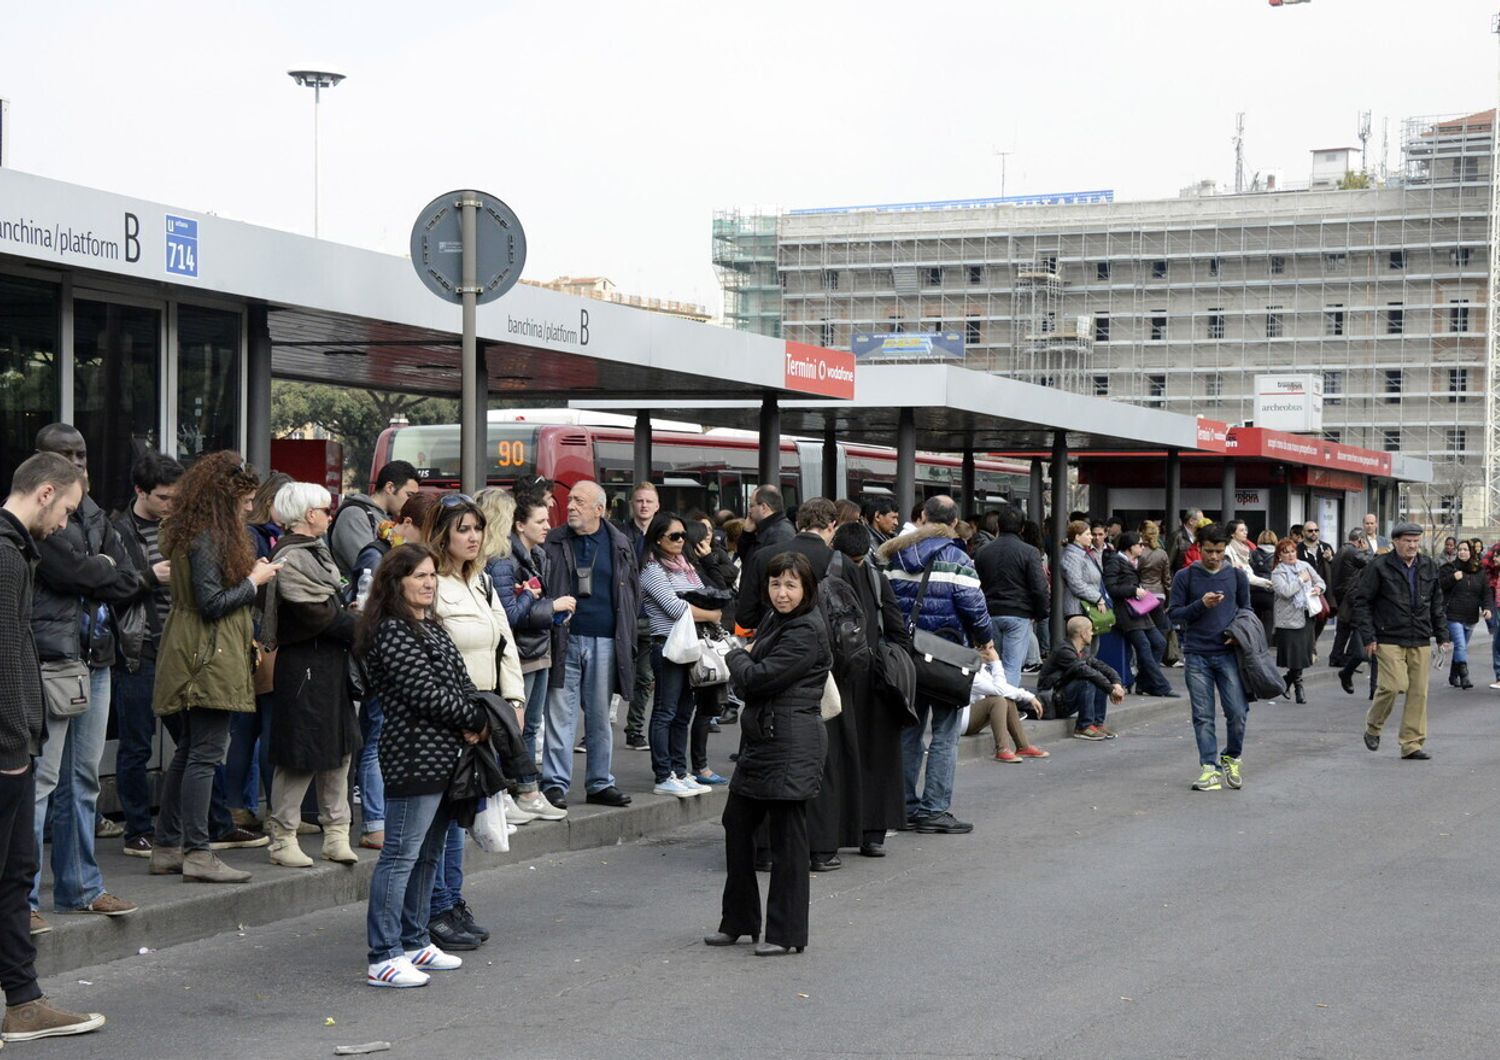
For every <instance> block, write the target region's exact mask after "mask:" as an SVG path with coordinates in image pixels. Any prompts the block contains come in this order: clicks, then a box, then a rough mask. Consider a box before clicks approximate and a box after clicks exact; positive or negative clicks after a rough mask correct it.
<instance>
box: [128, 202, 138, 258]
mask: <svg viewBox="0 0 1500 1060" xmlns="http://www.w3.org/2000/svg"><path fill="white" fill-rule="evenodd" d="M125 260H126V261H140V260H141V219H140V218H139V217H137V216H136V215H135V214H133V213H130V212H129V211H126V214H125Z"/></svg>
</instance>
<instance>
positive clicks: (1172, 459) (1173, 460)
mask: <svg viewBox="0 0 1500 1060" xmlns="http://www.w3.org/2000/svg"><path fill="white" fill-rule="evenodd" d="M1163 504H1164V507H1165V508H1166V511H1164V512H1163V513H1162V523H1161V534H1162V539H1163V540H1164V541H1167V540H1170V539H1171V535H1172V533H1173V531H1175V530H1176V529H1177V526H1178V524H1179V523H1181V522H1182V451H1181V450H1180V449H1168V450H1167V496H1166V500H1165V501H1164V502H1163Z"/></svg>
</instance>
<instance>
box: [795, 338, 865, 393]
mask: <svg viewBox="0 0 1500 1060" xmlns="http://www.w3.org/2000/svg"><path fill="white" fill-rule="evenodd" d="M786 388H787V389H788V390H798V391H801V392H802V393H804V394H817V395H819V396H821V397H832V398H843V399H845V400H852V399H853V397H854V354H852V353H850V352H848V351H847V350H825V349H824V348H823V347H821V346H809V345H807V344H806V343H802V342H788V343H787V344H786Z"/></svg>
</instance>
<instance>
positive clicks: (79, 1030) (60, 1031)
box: [0, 997, 104, 1042]
mask: <svg viewBox="0 0 1500 1060" xmlns="http://www.w3.org/2000/svg"><path fill="white" fill-rule="evenodd" d="M102 1026H104V1017H103V1016H101V1015H99V1013H97V1012H90V1013H89V1014H88V1015H86V1016H85V1015H82V1014H80V1013H77V1012H67V1011H65V1010H63V1009H60V1008H57V1007H56V1006H55V1005H53V1004H52V1002H50V1001H48V1000H47V999H46V998H45V997H39V998H37V999H36V1000H35V1001H28V1002H26V1003H25V1004H22V1005H7V1006H6V1007H5V1023H4V1024H3V1025H0V1038H4V1039H5V1040H6V1041H8V1042H29V1041H31V1040H32V1039H34V1038H60V1037H62V1036H63V1035H65V1034H87V1033H88V1032H89V1031H96V1030H98V1029H99V1028H100V1027H102Z"/></svg>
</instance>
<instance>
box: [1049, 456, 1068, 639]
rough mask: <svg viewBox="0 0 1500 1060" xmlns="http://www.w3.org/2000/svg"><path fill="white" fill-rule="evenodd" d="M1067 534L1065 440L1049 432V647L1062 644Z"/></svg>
mask: <svg viewBox="0 0 1500 1060" xmlns="http://www.w3.org/2000/svg"><path fill="white" fill-rule="evenodd" d="M1067 531H1068V436H1067V434H1066V433H1065V432H1063V431H1053V432H1052V534H1051V540H1050V541H1049V542H1048V543H1047V547H1048V551H1049V554H1050V555H1051V557H1052V643H1053V644H1054V645H1057V644H1061V643H1062V642H1063V636H1064V631H1063V613H1062V596H1063V575H1062V539H1063V535H1064V534H1065V533H1067Z"/></svg>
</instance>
